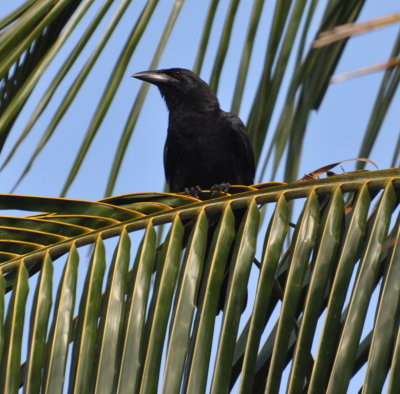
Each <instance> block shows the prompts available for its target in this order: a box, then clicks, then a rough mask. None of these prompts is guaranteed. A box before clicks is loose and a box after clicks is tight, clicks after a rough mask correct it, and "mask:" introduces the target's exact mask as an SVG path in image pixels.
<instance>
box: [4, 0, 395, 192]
mask: <svg viewBox="0 0 400 394" xmlns="http://www.w3.org/2000/svg"><path fill="white" fill-rule="evenodd" d="M10 3H11V4H15V3H14V2H10V1H8V2H7V4H8V6H10ZM143 3H144V2H143V1H142V2H133V4H132V6H131V7H130V8H129V10H128V13H127V15H126V16H125V18H124V20H123V23H122V24H121V26H120V27H119V28H118V29H117V31H116V32H115V34H114V35H113V37H112V40H111V42H110V44H109V45H108V46H107V48H106V51H105V53H104V54H103V55H102V57H101V58H100V62H98V64H97V65H96V66H95V68H94V70H93V72H92V73H91V75H90V76H89V78H88V80H87V82H86V83H85V85H84V88H83V89H82V91H81V92H80V93H79V95H78V97H77V100H76V102H75V103H74V105H73V106H72V107H71V108H70V109H69V110H68V112H67V114H66V116H65V117H64V119H63V120H62V122H61V123H60V124H59V126H58V128H57V130H56V133H55V134H54V136H53V137H52V139H51V140H50V142H49V143H48V145H47V146H46V147H45V149H44V150H43V152H42V154H41V155H40V157H39V158H38V160H37V161H36V162H35V164H34V166H33V168H32V170H31V172H30V173H29V174H28V176H27V177H26V178H25V179H24V180H23V182H22V183H21V184H20V186H19V187H18V188H17V190H16V193H18V194H36V195H48V196H57V195H59V193H60V191H61V188H62V186H63V180H64V179H65V177H66V175H67V174H68V172H69V170H70V168H71V166H72V163H73V160H74V158H75V156H76V152H77V148H78V146H79V144H80V142H81V140H82V138H83V136H84V134H85V132H86V129H87V126H88V124H89V122H90V120H91V116H92V113H93V110H94V108H95V107H96V106H97V105H98V101H99V100H100V97H101V94H102V92H103V90H104V88H105V85H106V82H107V80H108V77H109V74H110V71H111V69H112V66H113V65H114V62H115V60H116V58H117V56H118V55H119V52H118V51H119V48H121V46H122V43H123V42H124V40H125V39H126V35H127V33H128V32H129V29H130V28H131V22H130V21H134V20H135V19H136V17H137V15H138V12H139V11H140V10H141V7H142V5H143ZM242 3H243V4H241V6H240V8H239V11H238V14H237V15H239V16H240V17H238V18H237V20H236V21H235V25H234V35H233V37H234V38H233V40H232V41H233V42H235V43H237V44H235V45H231V46H230V47H229V51H228V54H227V58H226V61H225V65H224V69H223V73H222V78H221V81H220V85H219V89H218V97H219V99H220V102H221V106H222V108H224V109H226V110H228V109H229V107H230V105H231V100H232V94H233V89H234V84H233V82H232V80H233V79H234V78H235V76H236V72H237V68H238V61H239V59H240V55H241V50H242V42H243V36H244V34H243V33H244V32H243V28H242V26H246V23H247V18H248V17H249V14H250V7H248V8H246V6H245V5H244V2H242ZM321 3H324V2H321ZM99 5H100V2H95V5H94V7H92V9H91V12H89V14H88V15H87V17H86V18H85V20H83V21H82V23H81V26H82V27H84V26H85V21H86V20H90V17H92V15H93V14H94V12H95V11H96V7H98V6H99ZM227 5H228V1H222V2H221V5H220V6H219V8H218V12H217V17H216V18H217V19H216V23H215V26H216V27H214V29H213V31H212V35H213V37H215V38H214V39H213V40H212V41H211V45H210V47H209V48H208V51H207V55H206V59H205V63H204V66H203V70H202V72H201V76H202V77H203V79H205V80H208V78H209V76H210V73H211V69H212V65H213V63H212V59H213V56H214V53H215V51H216V48H217V46H218V39H219V33H220V31H218V29H219V30H221V29H222V26H223V22H224V18H225V13H226V9H227ZM169 7H170V4H169V2H161V3H160V4H159V6H158V7H157V8H156V12H155V14H154V16H153V18H152V20H151V22H150V24H149V26H148V30H147V32H146V34H145V36H144V39H143V40H142V41H141V42H140V44H139V46H138V48H137V50H136V52H135V53H134V54H133V56H132V59H131V62H130V65H129V67H128V69H127V71H126V76H125V77H124V78H123V80H122V84H121V87H120V89H119V90H118V93H117V96H116V98H115V100H114V103H113V105H112V107H111V110H110V111H109V113H108V115H107V116H106V118H105V119H104V121H103V124H102V126H101V128H100V130H99V132H98V135H97V136H96V138H95V140H94V143H93V145H92V147H91V148H90V151H89V155H88V157H87V159H86V160H85V162H84V164H83V166H82V168H81V170H80V172H79V174H78V177H77V179H76V180H75V182H74V183H73V185H72V187H71V189H70V192H69V193H68V196H69V197H72V198H83V199H98V198H101V197H103V194H104V190H105V185H106V179H107V177H108V174H109V171H110V165H111V157H112V155H113V154H114V152H115V149H116V146H117V143H118V139H119V133H120V131H121V129H122V127H123V126H124V122H125V119H126V117H127V114H128V113H129V110H130V107H131V105H132V103H133V101H134V99H135V96H136V93H137V91H138V89H139V88H140V84H141V82H140V81H137V80H135V79H132V78H131V77H130V75H131V74H132V73H134V72H137V71H143V70H146V69H148V67H149V63H150V59H151V57H152V55H153V52H154V50H155V47H156V43H157V41H158V38H159V35H160V34H161V31H162V29H163V27H164V25H163V21H164V19H165V17H166V15H168V13H169V11H170V9H169ZM396 7H397V4H396V2H395V1H394V0H384V1H379V2H374V1H369V2H368V1H367V5H366V7H365V8H364V11H363V12H362V14H361V17H360V20H368V19H371V18H374V17H377V16H381V15H384V14H388V13H391V12H395V11H396ZM207 8H208V3H207V2H204V3H203V2H202V3H198V4H196V6H193V4H191V3H190V2H188V3H187V4H185V5H184V6H183V8H182V11H181V14H180V16H179V19H178V22H177V24H176V26H175V29H174V31H173V33H172V37H171V41H170V43H169V45H168V46H167V49H166V51H165V53H164V55H163V57H162V59H161V62H160V68H167V67H173V66H180V67H186V68H191V67H192V66H193V63H194V59H195V56H196V52H197V45H198V41H199V37H200V35H201V32H202V28H203V20H204V16H205V14H206V12H207ZM115 9H116V4H114V5H113V6H112V7H111V11H112V12H109V14H108V15H107V16H108V20H109V19H110V18H111V16H112V14H113V12H114V10H115ZM321 10H322V7H321V9H320V10H319V11H320V12H321ZM5 11H6V10H4V9H3V12H5ZM271 14H272V12H271V7H270V6H268V5H267V6H266V7H265V8H264V12H263V15H262V19H261V23H260V31H261V33H262V34H259V35H258V37H257V41H256V46H255V51H254V53H255V54H256V55H255V56H253V58H252V63H251V67H250V74H249V78H248V82H247V84H246V90H245V97H244V100H243V104H242V107H241V110H240V113H239V115H240V117H241V118H242V119H243V120H244V121H246V120H247V117H248V112H249V109H250V106H251V101H250V98H251V97H252V95H253V92H254V90H255V89H256V88H257V83H258V78H259V72H260V70H261V67H262V64H261V61H262V60H263V57H264V52H265V45H266V39H265V37H264V35H263V34H264V33H263V32H264V31H265V32H266V33H267V32H268V29H267V24H268V21H269V19H270V18H271ZM105 25H106V24H105V23H103V24H102V25H101V26H100V28H99V29H98V31H97V32H96V34H95V35H94V37H93V39H92V40H91V41H90V42H89V47H88V48H87V49H86V50H85V51H84V53H83V55H82V56H81V57H80V58H79V61H78V62H77V63H78V64H77V65H76V66H75V67H74V68H73V70H71V71H72V72H70V73H69V75H68V77H67V80H66V81H65V82H64V83H63V84H62V86H61V88H60V89H59V90H58V91H57V92H56V94H55V96H54V98H53V101H52V104H51V105H50V106H49V108H48V110H46V111H45V113H44V114H43V115H42V117H41V118H40V120H39V122H38V123H37V125H36V126H35V127H34V129H33V131H32V133H31V135H30V136H29V138H27V139H26V140H25V142H24V144H23V145H22V147H21V149H19V151H18V153H17V155H16V156H15V159H14V160H13V161H11V163H10V164H9V165H8V166H7V167H6V169H5V170H4V171H3V172H2V173H1V174H0V177H1V182H2V185H3V188H4V189H5V190H4V191H9V190H10V189H11V187H12V186H13V184H14V183H15V179H16V178H17V177H18V176H19V174H20V172H21V170H22V169H23V166H24V165H25V164H26V160H27V158H28V157H30V154H31V153H32V151H33V149H34V147H35V146H36V144H37V141H38V138H39V137H40V136H41V133H42V132H43V131H44V129H45V127H46V126H47V124H48V121H49V115H50V114H51V111H52V110H54V109H55V108H56V104H58V103H59V102H60V101H61V100H62V98H63V94H64V93H63V91H64V90H65V86H67V84H68V82H70V81H72V80H73V78H74V77H75V75H76V73H77V71H79V69H80V67H81V66H82V64H83V62H84V60H85V57H86V56H88V54H90V53H91V51H92V50H93V48H94V47H95V45H96V43H97V40H98V39H99V37H101V33H102V31H103V30H104V28H105ZM315 27H316V26H315ZM188 28H189V29H188ZM397 30H398V25H392V26H390V27H386V28H383V29H379V30H377V31H375V32H372V33H368V34H365V35H362V36H359V37H355V38H352V39H351V40H350V42H349V44H348V46H347V49H346V53H345V55H344V56H343V59H342V61H341V62H340V64H339V65H338V68H337V73H342V72H345V71H349V70H354V69H357V68H359V67H364V66H367V65H371V64H375V63H378V62H382V61H385V60H386V59H387V58H388V56H389V53H390V51H391V48H392V45H393V42H394V39H395V37H396V34H397ZM80 31H82V30H79V29H78V32H77V33H78V34H79V33H80ZM188 32H189V33H188ZM77 36H78V35H73V36H72V37H71V39H70V40H69V41H68V43H67V45H66V49H70V48H72V45H73V44H74V43H75V41H76V37H77ZM258 54H260V56H258ZM66 56H68V51H67V50H66V51H63V52H62V53H61V56H59V57H58V58H57V59H56V61H55V62H54V64H53V65H52V66H51V67H50V68H49V70H48V71H49V72H47V73H46V74H45V75H44V76H43V78H42V79H41V81H40V83H39V84H38V86H37V88H36V89H35V91H34V92H33V94H32V96H31V98H30V100H29V101H28V104H27V105H26V106H25V108H24V110H23V111H22V113H21V116H20V118H19V120H18V121H17V122H16V124H15V127H14V130H13V132H12V134H11V136H10V138H9V140H8V141H7V144H6V146H5V149H4V151H3V158H4V157H5V156H6V154H7V152H8V151H9V149H10V148H11V147H12V144H13V142H14V141H15V140H16V138H17V136H18V135H19V133H20V132H21V129H22V127H23V126H24V125H25V123H26V121H27V119H28V116H29V115H30V113H31V111H32V110H33V108H34V107H33V106H34V102H35V100H37V99H38V98H39V97H41V95H42V94H43V92H44V91H45V89H46V87H47V84H48V83H49V81H50V80H51V77H52V76H53V75H54V73H56V72H57V70H58V67H59V66H60V64H61V63H62V61H63V60H64V58H65V57H66ZM289 77H290V73H287V77H286V79H285V82H284V86H283V89H282V93H281V95H280V96H279V98H278V105H281V103H283V101H284V99H285V94H286V91H285V88H284V87H285V86H287V83H288V81H289ZM381 79H382V73H375V74H371V75H367V76H365V77H361V78H355V79H352V80H349V81H346V82H342V83H336V84H332V85H331V86H330V87H329V90H328V93H327V95H326V97H325V99H324V101H323V103H322V105H321V108H320V110H319V111H318V112H315V113H314V114H313V115H312V116H311V118H310V122H309V125H308V128H307V135H306V139H305V141H304V151H303V158H302V161H301V168H300V173H299V176H301V175H302V174H303V173H308V172H310V171H312V170H314V169H316V168H319V167H321V166H323V165H326V164H328V163H331V162H336V161H339V160H343V159H347V158H352V157H357V156H358V150H359V146H360V141H361V137H362V135H363V133H364V130H365V128H366V125H367V121H368V117H367V115H368V113H369V112H370V109H371V107H372V105H373V103H374V100H375V97H376V93H377V90H378V88H379V84H380V82H381ZM63 89H64V90H63ZM398 98H399V92H398V93H397V97H396V98H395V100H394V103H395V102H396V101H398ZM394 107H395V106H394V105H393V106H392V109H391V111H390V112H389V114H388V116H387V119H386V121H385V123H384V126H383V132H382V135H381V137H380V139H379V141H378V143H377V145H376V147H375V149H374V151H373V152H372V155H371V157H370V158H371V159H372V160H374V161H375V162H376V163H377V164H378V166H379V167H380V168H386V167H388V166H389V164H390V161H391V157H392V154H393V153H392V151H393V149H394V147H393V144H394V143H395V140H396V138H397V135H398V133H399V127H398V125H399V123H400V122H399V113H398V111H395V110H394ZM278 114H279V111H278V112H276V114H275V116H274V118H273V121H272V124H271V127H270V133H269V135H272V132H271V131H272V130H273V129H274V126H275V125H276V121H277V118H278V116H277V115H278ZM166 127H167V111H166V107H165V104H164V102H163V101H162V99H161V98H160V96H159V93H158V91H157V89H156V88H155V87H151V88H150V90H149V93H148V97H147V100H146V102H145V105H144V108H143V111H142V114H141V116H140V118H139V121H138V124H137V126H136V128H135V131H134V136H133V139H132V140H131V143H130V145H129V148H128V152H127V155H126V157H125V159H124V162H123V166H122V170H121V173H120V176H119V179H118V182H117V185H116V188H115V191H114V193H113V194H114V195H115V194H123V193H130V192H138V191H160V190H162V188H163V185H164V174H163V164H162V153H163V145H164V140H165V135H166ZM110 156H111V157H110ZM49 163H51V165H49ZM345 168H346V170H350V169H352V168H354V165H353V164H347V165H346V166H345ZM266 175H267V176H266V177H264V178H263V179H258V180H263V181H268V180H270V179H269V174H268V171H267V174H266ZM282 176H283V175H282V172H280V173H278V175H277V176H276V177H275V180H277V181H280V180H282Z"/></svg>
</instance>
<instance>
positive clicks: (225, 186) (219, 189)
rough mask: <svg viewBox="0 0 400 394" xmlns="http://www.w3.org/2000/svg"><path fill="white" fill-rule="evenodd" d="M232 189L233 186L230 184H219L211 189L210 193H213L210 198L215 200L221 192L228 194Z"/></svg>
mask: <svg viewBox="0 0 400 394" xmlns="http://www.w3.org/2000/svg"><path fill="white" fill-rule="evenodd" d="M230 187H231V184H230V183H228V182H223V183H217V184H216V185H214V186H212V187H211V189H210V191H211V196H210V198H215V197H216V196H217V195H218V193H219V192H222V193H228V190H229V188H230Z"/></svg>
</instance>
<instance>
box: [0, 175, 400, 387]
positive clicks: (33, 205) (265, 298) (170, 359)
mask: <svg viewBox="0 0 400 394" xmlns="http://www.w3.org/2000/svg"><path fill="white" fill-rule="evenodd" d="M233 190H235V189H233ZM238 190H239V191H241V189H240V188H238ZM399 190H400V171H399V170H396V169H391V170H384V171H375V172H359V173H349V174H345V175H341V176H333V177H329V178H326V179H321V180H313V181H306V182H298V183H294V184H291V185H280V186H271V185H258V186H257V187H249V188H248V191H247V192H245V193H241V192H239V193H237V194H233V195H228V196H225V197H223V198H218V199H213V200H206V201H203V202H201V201H198V200H196V199H193V198H191V197H187V196H184V195H179V194H164V193H158V194H148V193H139V194H132V195H125V196H119V197H113V198H108V199H106V200H103V201H97V202H96V201H93V202H90V201H78V200H67V199H49V198H41V197H29V196H11V195H2V196H0V205H1V207H2V209H13V210H14V209H20V210H21V209H25V210H29V211H30V212H32V211H38V212H41V213H40V214H37V215H33V216H32V215H31V216H19V217H18V218H13V219H14V220H10V218H9V217H4V218H2V220H4V223H5V224H6V226H2V228H3V231H2V234H5V232H4V230H5V229H7V231H8V229H10V228H12V229H13V231H12V232H11V233H10V234H11V235H15V237H14V238H15V240H13V239H12V237H11V236H10V235H9V236H8V237H7V238H5V239H2V242H1V243H0V248H1V249H0V252H1V253H2V254H3V259H4V261H3V262H2V263H1V264H0V268H1V272H2V276H1V282H0V283H1V284H2V287H1V289H4V290H3V291H2V292H1V293H0V306H1V309H4V310H7V317H6V318H5V320H4V323H3V319H1V325H0V339H1V342H0V343H4V352H2V363H1V364H0V369H1V371H0V378H1V380H2V384H4V386H3V387H8V388H9V389H10V390H16V389H17V388H18V387H19V386H20V385H21V384H22V385H23V386H24V387H25V388H26V389H27V390H38V389H39V388H43V389H44V388H46V389H47V390H52V392H53V391H54V392H62V390H63V386H64V385H65V384H66V382H67V381H68V382H69V383H68V384H69V389H70V390H75V389H76V390H83V391H86V392H88V391H90V390H92V389H93V388H94V387H96V389H95V390H96V391H99V392H114V391H115V392H126V391H127V390H129V391H132V390H133V392H139V391H141V392H149V391H150V392H156V391H157V390H159V389H162V390H163V391H166V392H169V391H174V392H176V391H179V390H180V389H181V388H182V387H184V388H186V390H188V391H190V390H192V389H193V390H196V391H197V392H199V391H200V392H203V391H206V388H207V387H209V388H210V390H211V391H212V392H216V391H218V392H219V391H223V392H226V391H228V390H229V389H231V388H232V387H233V385H234V384H235V382H236V381H237V380H238V379H239V391H240V392H249V391H251V388H252V387H253V388H254V390H255V391H256V392H259V391H264V390H266V392H276V391H277V390H279V389H282V388H284V387H286V389H287V390H288V391H289V392H293V393H295V392H299V391H303V390H306V391H309V392H315V391H320V390H321V388H325V389H326V390H328V392H332V391H335V392H336V391H340V392H346V390H347V389H348V387H349V383H350V380H351V378H352V377H353V376H354V374H355V373H356V372H357V371H358V369H359V368H360V367H361V366H363V365H366V366H367V368H366V372H365V380H364V387H365V388H364V389H365V390H366V389H367V388H368V389H373V390H374V391H378V392H379V391H381V390H382V386H383V383H384V381H385V378H386V376H387V375H388V373H389V370H390V368H391V364H393V365H392V368H393V367H395V366H396V365H397V364H398V352H396V351H395V352H394V353H393V355H392V352H391V351H389V349H397V348H398V344H397V345H396V343H397V342H398V341H397V342H396V331H397V330H398V318H399V314H400V307H399V302H398V300H399V299H400V297H399V296H400V294H399V288H398V286H397V282H398V281H397V279H396V272H397V271H398V260H399V259H398V253H399V250H398V249H399V247H398V244H399V243H398V237H399V223H400V222H399V219H398V218H397V219H396V215H397V214H396V212H397V210H396V207H397V205H398V203H399ZM350 196H353V198H350V199H348V197H350ZM300 199H305V201H304V203H303V207H302V213H301V215H300V217H299V219H298V220H297V221H296V223H295V227H296V229H295V232H294V234H293V235H291V233H290V232H288V229H289V220H288V212H289V208H288V202H289V201H291V200H298V202H300V201H301V200H300ZM346 199H347V200H348V202H347V204H345V200H346ZM375 200H376V203H375ZM373 203H374V205H373ZM264 205H266V206H267V207H271V208H274V213H273V214H272V216H271V219H270V220H269V223H268V226H267V227H268V229H265V226H261V227H259V217H260V211H259V210H260V207H261V206H264ZM149 206H151V208H150V209H149ZM245 207H247V210H246V213H245V215H244V217H243V219H242V222H241V226H240V228H239V230H238V232H237V233H236V234H235V226H234V220H235V219H234V215H233V213H234V212H235V211H236V210H238V209H243V208H245ZM92 219H93V220H92ZM164 223H170V224H171V226H170V229H169V232H168V234H167V236H166V238H165V240H163V241H162V244H161V245H160V246H157V245H156V242H155V241H156V237H155V229H154V228H155V227H156V226H158V225H160V224H164ZM216 223H218V226H216V227H215V225H214V224H216ZM66 224H67V226H66ZM82 224H85V226H82ZM209 224H212V225H210V226H209ZM90 225H92V227H90ZM28 229H29V230H28ZM44 229H45V230H46V231H43V230H44ZM71 229H74V230H73V231H71ZM210 229H212V230H211V233H210ZM142 230H144V233H143V232H142ZM27 231H29V234H27V233H26V232H27ZM19 232H21V233H22V234H23V236H19V235H18V234H19ZM128 234H131V236H133V235H135V234H136V236H139V238H138V239H141V242H140V243H139V244H136V243H132V242H131V241H130V236H129V235H128ZM140 234H141V235H140ZM209 237H212V238H209ZM108 238H115V239H116V240H118V243H117V245H116V246H113V247H112V249H114V253H113V257H112V258H109V257H108V256H109V254H108V253H107V249H108V248H109V247H110V245H111V244H109V242H108V241H107V239H108ZM208 238H209V239H208ZM207 239H208V241H207ZM260 240H261V241H262V240H264V242H263V246H262V247H261V248H259V246H258V244H259V243H260V242H259V241H260ZM285 240H286V242H287V243H288V245H289V247H288V249H286V250H285V249H284V244H285V242H284V241H285ZM32 241H35V242H33V244H34V245H35V247H34V248H30V246H31V245H32ZM210 241H212V242H211V245H210V244H209V242H210ZM131 244H132V245H131ZM10 245H13V247H14V249H13V253H12V254H9V255H7V253H10V252H9V251H10V248H11V246H10ZM82 245H93V249H92V252H91V257H90V263H89V265H88V268H87V273H86V279H85V284H84V287H83V290H82V293H81V294H80V292H78V291H77V270H78V253H79V249H80V247H81V246H82ZM134 245H137V246H134ZM208 245H210V246H208ZM231 247H232V248H233V252H232V254H231V261H230V270H229V281H228V287H227V297H226V300H225V306H224V311H223V316H222V320H221V321H220V320H219V318H216V316H215V313H216V310H217V304H218V294H219V292H220V289H221V284H222V279H223V274H224V267H225V264H226V262H227V258H228V255H229V250H230V248H231ZM208 248H209V249H208ZM182 251H184V253H183V254H182ZM64 254H66V256H67V258H66V260H65V259H63V258H60V256H62V255H64ZM79 254H80V255H81V259H82V258H83V256H82V253H79ZM259 255H260V256H261V269H260V270H258V269H257V268H255V267H253V268H252V265H253V264H252V262H253V261H254V257H255V256H256V258H258V256H259ZM6 256H8V259H7V258H6ZM80 264H81V265H82V263H80ZM53 267H54V269H55V270H57V269H58V270H60V269H61V270H62V271H63V274H62V275H61V277H60V279H57V280H56V279H55V276H54V274H53ZM38 270H40V275H39V277H38V278H37V277H36V276H37V275H35V272H37V271H38ZM250 272H252V275H256V276H255V278H256V279H254V278H253V279H250V278H251V275H250ZM105 275H107V276H108V279H107V281H106V283H104V279H105ZM352 275H355V278H356V279H355V283H354V285H353V284H351V283H352V282H351V281H350V277H351V276H352ZM28 277H30V279H28ZM152 277H154V280H152ZM203 277H204V278H206V280H205V281H203V279H202V278H203ZM3 278H4V279H3ZM254 280H256V281H257V282H258V285H257V288H256V289H254V291H253V290H252V288H254V283H255V282H254ZM28 281H29V284H30V287H31V290H29V289H28ZM53 287H54V289H57V296H56V300H55V303H54V305H53V303H52V296H51V294H52V289H53ZM246 288H247V289H248V290H249V291H250V292H249V298H248V302H247V309H246V310H245V312H244V314H242V306H243V305H244V302H245V299H246V297H247V296H246ZM374 289H375V291H378V292H379V290H380V292H379V293H380V295H379V301H378V302H377V303H374V304H373V305H369V304H370V299H371V294H372V292H373V291H374ZM29 291H34V292H35V297H34V299H33V301H27V295H28V292H29ZM7 292H11V297H6V293H7ZM348 292H349V294H350V301H349V303H346V302H345V294H346V293H348ZM75 302H76V303H77V304H79V310H78V311H77V312H76V315H75V313H74V305H75ZM30 303H32V305H30ZM279 305H280V306H279ZM3 306H4V307H3ZM196 306H197V307H196ZM368 306H369V307H370V308H371V307H373V308H374V310H375V311H376V318H375V325H374V329H373V330H372V331H371V332H370V333H369V335H367V336H366V337H365V339H363V340H362V341H361V329H362V327H363V325H364V322H365V319H366V311H367V308H368ZM276 308H278V310H280V313H278V314H276V313H272V312H273V310H274V309H276ZM26 311H29V312H26ZM24 318H25V320H26V321H28V320H30V322H31V324H30V326H29V327H28V325H27V324H26V323H25V324H24ZM320 319H323V320H324V321H325V325H324V327H323V328H322V330H319V329H317V323H318V321H319V320H320ZM169 321H170V329H168V322H169ZM3 324H4V325H3ZM1 327H4V330H3V329H2V328H1ZM388 330H389V331H388ZM26 332H28V333H29V338H30V340H29V350H28V353H27V356H26V359H21V350H20V349H21V344H22V338H23V336H24V335H25V334H24V333H26ZM70 342H72V343H73V346H72V357H71V358H69V357H68V352H69V343H70ZM217 344H218V345H217ZM316 344H318V351H317V353H316V355H315V356H314V352H313V350H312V347H313V346H315V345H316ZM213 347H215V350H216V354H215V358H214V357H212V356H211V351H212V348H213ZM43 349H46V350H45V351H43ZM44 354H46V358H45V357H44V356H43V355H44ZM163 354H165V356H163ZM290 361H292V367H291V371H290V374H289V378H288V379H287V380H286V379H282V373H283V371H284V370H285V368H286V366H287V365H288V363H289V362H290ZM372 370H373V371H374V373H373V374H372V373H371V371H372ZM210 373H211V375H210ZM338 374H339V375H340V379H338V378H337V376H338ZM210 376H212V380H210ZM396 376H397V375H396V374H395V373H393V372H392V378H391V383H390V384H391V386H392V387H397V384H398V382H397V380H396ZM325 389H324V391H325ZM207 390H208V389H207Z"/></svg>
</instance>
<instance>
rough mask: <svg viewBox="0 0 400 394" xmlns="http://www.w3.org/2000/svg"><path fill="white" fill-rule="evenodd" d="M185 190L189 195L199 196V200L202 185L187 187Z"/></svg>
mask: <svg viewBox="0 0 400 394" xmlns="http://www.w3.org/2000/svg"><path fill="white" fill-rule="evenodd" d="M184 191H185V193H186V194H187V195H188V196H191V197H194V198H197V199H198V200H199V199H200V193H201V187H200V186H199V185H196V186H191V187H185V190H184Z"/></svg>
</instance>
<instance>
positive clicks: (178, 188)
mask: <svg viewBox="0 0 400 394" xmlns="http://www.w3.org/2000/svg"><path fill="white" fill-rule="evenodd" d="M132 76H133V77H135V78H138V79H141V80H143V81H146V82H149V83H151V84H153V85H156V86H157V87H158V89H159V90H160V93H161V95H162V96H163V98H164V99H165V102H166V104H167V107H168V110H169V124H168V136H167V140H166V142H165V148H164V170H165V176H166V179H167V183H168V186H169V188H170V190H171V192H173V193H176V192H183V191H186V192H188V193H190V194H193V195H194V196H196V194H197V193H198V191H199V190H200V189H211V190H222V191H227V189H228V188H229V186H230V184H235V185H251V184H253V183H254V182H253V181H254V172H255V165H254V155H253V149H252V147H251V143H250V140H249V137H248V134H247V131H246V127H245V125H244V124H243V122H242V121H241V120H240V119H239V118H238V117H237V116H236V115H234V114H232V113H229V112H225V111H222V110H221V108H220V106H219V102H218V99H217V97H216V95H215V94H214V92H213V91H212V90H211V88H210V87H209V86H208V85H207V83H205V82H204V81H203V80H202V79H200V78H199V77H198V76H197V75H196V74H194V73H193V72H192V71H190V70H186V69H182V68H171V69H167V70H157V71H144V72H140V73H137V74H134V75H132Z"/></svg>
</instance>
